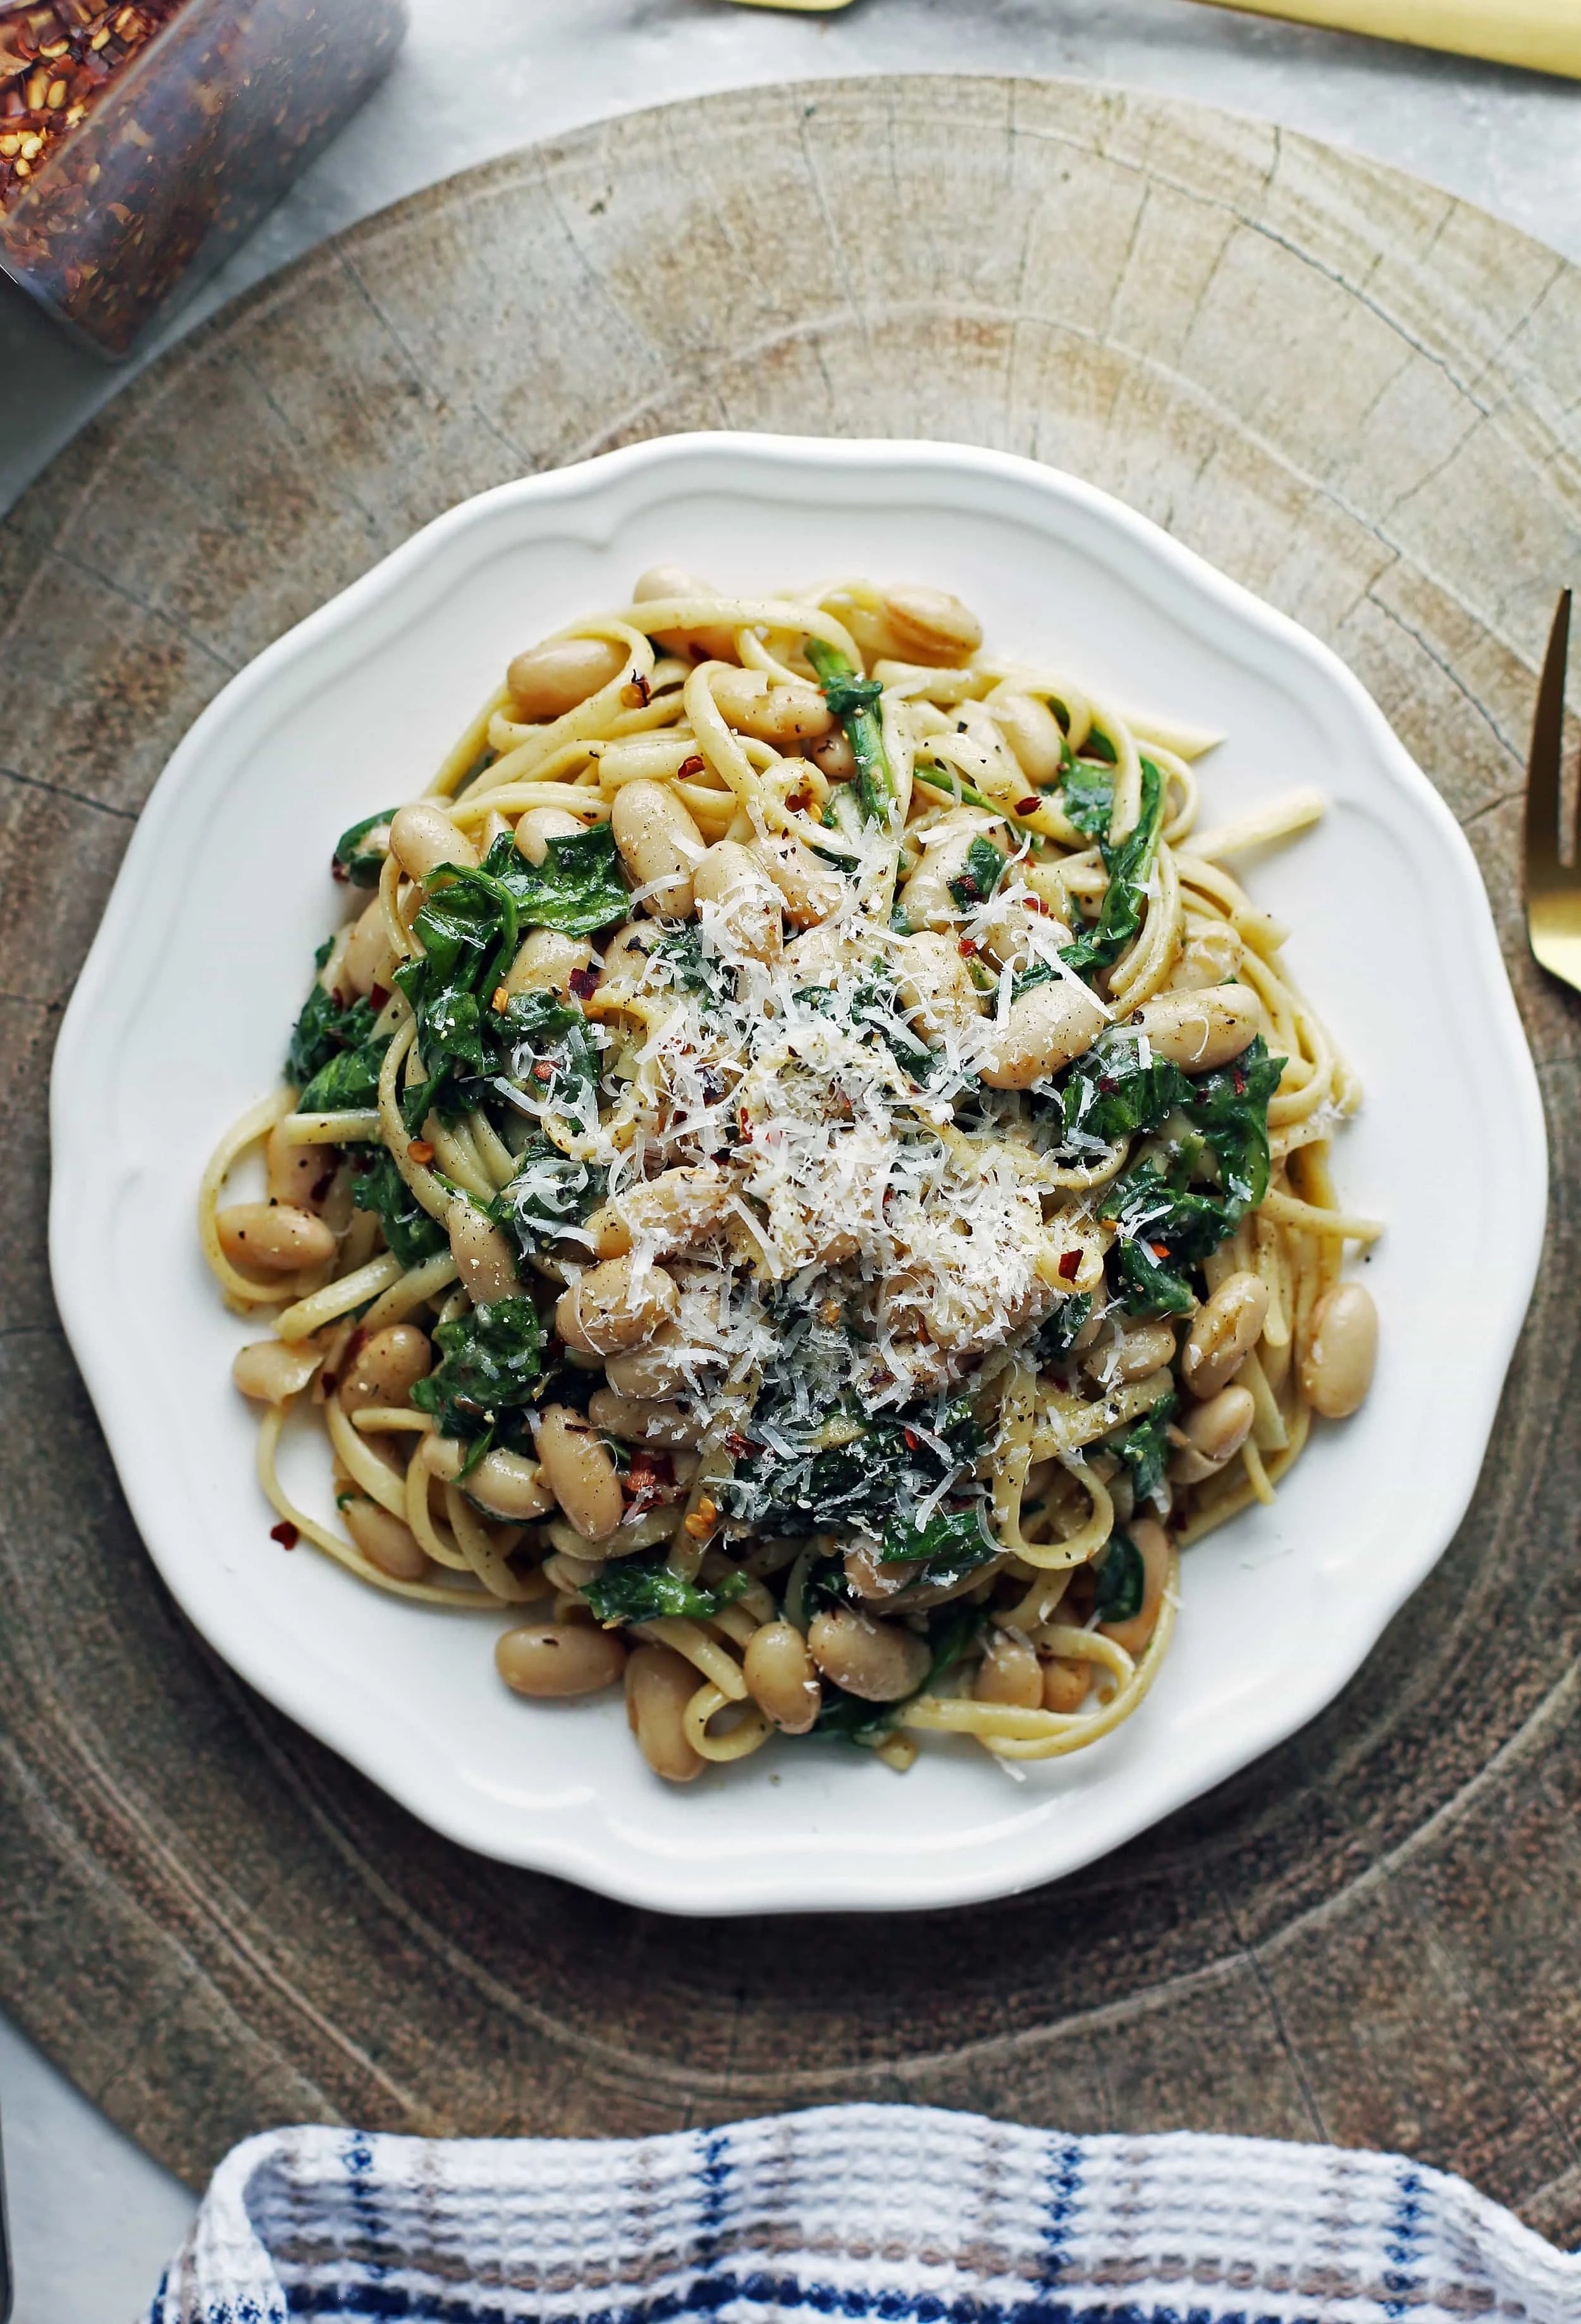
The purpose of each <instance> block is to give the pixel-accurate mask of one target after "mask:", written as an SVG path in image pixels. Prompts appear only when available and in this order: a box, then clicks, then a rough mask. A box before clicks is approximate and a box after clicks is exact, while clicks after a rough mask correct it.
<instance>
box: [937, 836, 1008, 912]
mask: <svg viewBox="0 0 1581 2324" xmlns="http://www.w3.org/2000/svg"><path fill="white" fill-rule="evenodd" d="M1004 866H1005V859H1004V857H1003V855H1002V854H1001V853H1000V852H999V850H998V848H997V847H995V846H994V842H993V841H992V840H991V839H989V838H986V837H985V835H984V834H983V833H982V832H980V831H979V832H978V833H977V834H976V835H975V837H974V839H973V841H972V844H971V845H970V846H969V847H968V848H967V850H966V866H965V869H964V870H963V871H962V872H961V875H960V878H959V879H958V880H952V881H950V882H949V883H948V884H949V892H950V894H951V895H952V896H953V897H954V898H955V900H956V909H957V911H961V912H970V911H975V909H976V908H977V906H978V905H979V904H985V903H986V902H987V901H988V899H989V897H990V896H992V894H993V893H994V890H995V888H997V887H998V885H999V883H1000V881H1001V880H1003V877H1004Z"/></svg>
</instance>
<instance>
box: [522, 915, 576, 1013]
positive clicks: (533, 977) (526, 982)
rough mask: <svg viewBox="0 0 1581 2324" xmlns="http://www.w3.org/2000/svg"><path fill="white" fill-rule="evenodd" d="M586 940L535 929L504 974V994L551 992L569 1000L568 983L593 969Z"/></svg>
mask: <svg viewBox="0 0 1581 2324" xmlns="http://www.w3.org/2000/svg"><path fill="white" fill-rule="evenodd" d="M593 959H594V954H593V947H592V945H590V944H589V943H588V941H587V937H586V936H562V935H561V934H560V932H559V929H558V928H534V929H533V931H532V935H531V936H528V937H526V938H525V940H524V941H523V943H522V948H521V950H520V951H519V952H518V953H517V954H516V957H515V959H514V960H513V962H512V963H511V965H510V967H509V968H508V969H507V971H506V972H505V991H507V992H553V993H556V994H558V995H559V999H560V1000H561V1001H570V1000H571V999H572V997H573V996H572V991H571V979H572V977H573V976H586V974H587V971H588V970H589V969H590V968H591V967H592V965H593Z"/></svg>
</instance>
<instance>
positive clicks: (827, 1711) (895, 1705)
mask: <svg viewBox="0 0 1581 2324" xmlns="http://www.w3.org/2000/svg"><path fill="white" fill-rule="evenodd" d="M987 1619H988V1617H987V1615H986V1614H985V1612H984V1610H983V1609H982V1608H981V1607H980V1606H942V1607H940V1608H939V1609H938V1612H937V1613H936V1614H935V1615H934V1617H933V1618H932V1619H931V1621H930V1622H929V1631H928V1644H929V1650H930V1655H931V1659H930V1660H929V1665H928V1672H927V1675H926V1676H925V1677H924V1679H923V1681H922V1683H921V1685H920V1686H919V1687H916V1688H914V1689H913V1690H912V1692H911V1693H910V1694H908V1695H903V1696H902V1697H901V1701H899V1702H881V1703H874V1702H867V1701H864V1700H863V1699H862V1697H861V1696H859V1695H855V1694H846V1693H843V1692H841V1690H840V1689H839V1688H838V1687H837V1686H833V1685H831V1684H830V1683H829V1682H828V1681H827V1680H826V1681H825V1682H824V1702H823V1709H822V1710H821V1711H819V1713H818V1719H817V1721H816V1723H815V1725H814V1727H813V1729H812V1731H813V1733H814V1734H815V1735H844V1736H845V1737H846V1738H847V1740H848V1741H850V1742H853V1743H861V1744H867V1745H871V1744H874V1743H877V1742H881V1741H882V1740H883V1738H884V1736H886V1735H888V1734H889V1733H891V1732H892V1729H893V1728H894V1727H895V1725H896V1723H897V1721H898V1720H899V1718H900V1714H901V1711H903V1710H904V1709H905V1707H906V1704H907V1703H908V1702H915V1701H916V1700H917V1697H918V1696H919V1695H920V1694H931V1692H933V1690H934V1688H935V1687H936V1686H937V1685H938V1682H939V1680H940V1679H941V1678H942V1677H943V1676H944V1675H945V1673H946V1672H947V1671H950V1670H953V1669H954V1668H955V1666H956V1665H957V1663H958V1662H960V1661H961V1660H962V1659H963V1658H964V1656H965V1655H967V1654H968V1653H969V1652H970V1651H971V1648H972V1646H973V1644H974V1643H975V1639H976V1637H977V1634H978V1632H979V1631H980V1630H981V1629H982V1628H983V1625H984V1624H985V1622H986V1620H987Z"/></svg>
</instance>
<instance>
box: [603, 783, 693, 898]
mask: <svg viewBox="0 0 1581 2324" xmlns="http://www.w3.org/2000/svg"><path fill="white" fill-rule="evenodd" d="M609 820H610V824H611V826H612V827H613V829H614V832H615V845H616V847H617V848H618V849H619V850H620V855H621V861H622V862H624V865H625V867H626V869H627V871H630V873H631V875H632V877H633V880H634V881H636V883H637V885H638V887H639V888H647V887H650V886H652V883H653V881H663V882H664V883H665V884H664V885H663V886H662V887H661V888H660V889H658V890H656V891H655V892H654V893H653V894H652V895H651V896H649V897H648V898H647V899H645V901H644V903H643V910H644V911H647V912H651V913H654V914H660V913H661V914H662V915H663V916H664V918H667V919H675V920H686V919H689V918H691V914H692V908H693V906H692V872H693V869H694V867H695V866H696V865H697V864H698V863H699V862H701V860H702V856H703V852H704V850H703V835H702V833H701V832H700V831H699V830H698V826H697V825H696V824H695V823H694V822H693V820H692V818H691V816H689V814H688V812H687V808H686V803H685V801H684V800H682V799H679V798H677V797H676V795H675V793H674V792H673V791H672V790H670V789H667V788H666V787H665V786H664V785H663V784H662V783H623V784H622V785H621V787H620V788H619V790H617V791H616V793H615V801H614V804H613V806H612V807H611V808H610V811H609Z"/></svg>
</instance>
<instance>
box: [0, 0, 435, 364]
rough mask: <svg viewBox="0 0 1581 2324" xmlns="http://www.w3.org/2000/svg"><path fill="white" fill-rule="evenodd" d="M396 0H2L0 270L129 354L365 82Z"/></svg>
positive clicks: (387, 54) (399, 3) (303, 159)
mask: <svg viewBox="0 0 1581 2324" xmlns="http://www.w3.org/2000/svg"><path fill="white" fill-rule="evenodd" d="M406 21H407V16H406V0H130V5H116V6H111V7H105V6H102V5H99V0H0V268H4V270H5V272H6V273H7V274H9V275H10V277H11V279H12V281H14V282H17V283H19V284H20V285H21V286H22V288H23V290H24V291H29V292H31V293H32V297H33V298H35V299H36V300H38V301H39V302H40V304H41V305H42V306H43V307H45V308H46V309H48V310H49V312H50V313H51V315H53V316H54V317H56V318H57V319H58V320H60V322H62V323H64V324H66V325H67V326H68V327H69V328H70V329H71V330H72V331H74V332H75V333H76V334H78V335H79V337H82V338H83V339H85V340H86V341H88V344H89V345H91V346H94V347H97V349H98V350H99V351H100V352H101V353H102V354H104V355H111V356H121V355H126V354H128V353H129V352H130V351H131V349H132V347H133V346H134V343H135V342H136V340H137V339H138V337H140V336H141V334H142V333H143V331H144V330H145V329H146V328H147V327H148V325H149V324H150V323H151V322H153V319H154V318H155V316H156V315H160V314H162V313H164V312H166V311H168V309H169V308H170V307H171V304H172V303H173V302H174V301H175V300H177V299H178V296H186V295H190V292H191V291H195V290H196V289H197V287H198V285H199V282H200V281H202V280H203V278H204V277H205V276H206V275H208V274H210V273H212V272H213V271H214V269H215V268H216V267H217V266H218V265H219V264H220V263H221V262H222V261H223V260H224V259H225V258H226V257H227V255H228V254H229V253H230V251H231V250H232V249H233V248H234V247H235V245H236V244H237V243H238V242H239V241H240V240H241V238H242V237H243V235H245V234H246V233H247V232H248V230H249V229H250V228H251V227H252V226H254V224H255V223H256V222H257V220H258V218H259V217H262V215H263V214H264V211H265V210H267V209H269V208H272V207H273V204H274V203H275V202H276V201H278V200H279V198H280V197H281V195H282V193H284V191H285V189H286V188H287V187H288V186H289V185H290V184H291V180H293V179H294V178H296V177H298V176H300V173H301V172H302V171H303V170H305V169H306V168H307V166H308V164H309V162H310V161H312V160H313V158H314V156H315V155H316V154H317V153H318V152H319V150H320V148H321V147H322V146H324V145H325V144H327V143H328V140H329V139H330V138H331V137H333V136H334V134H335V133H336V131H337V129H338V128H339V127H340V126H341V124H343V123H344V122H345V121H346V120H347V117H348V115H350V114H351V113H353V112H354V111H355V110H356V107H357V106H359V105H360V104H361V103H362V101H363V99H364V98H365V97H366V96H367V95H368V94H369V92H370V91H371V90H372V89H373V88H374V87H375V86H376V84H377V83H378V81H379V80H380V79H381V78H383V76H384V73H385V72H386V71H387V70H388V69H389V67H390V65H391V63H392V61H393V58H394V55H395V51H396V49H397V48H398V47H399V45H400V42H401V40H402V35H403V34H404V32H405V30H406Z"/></svg>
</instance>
